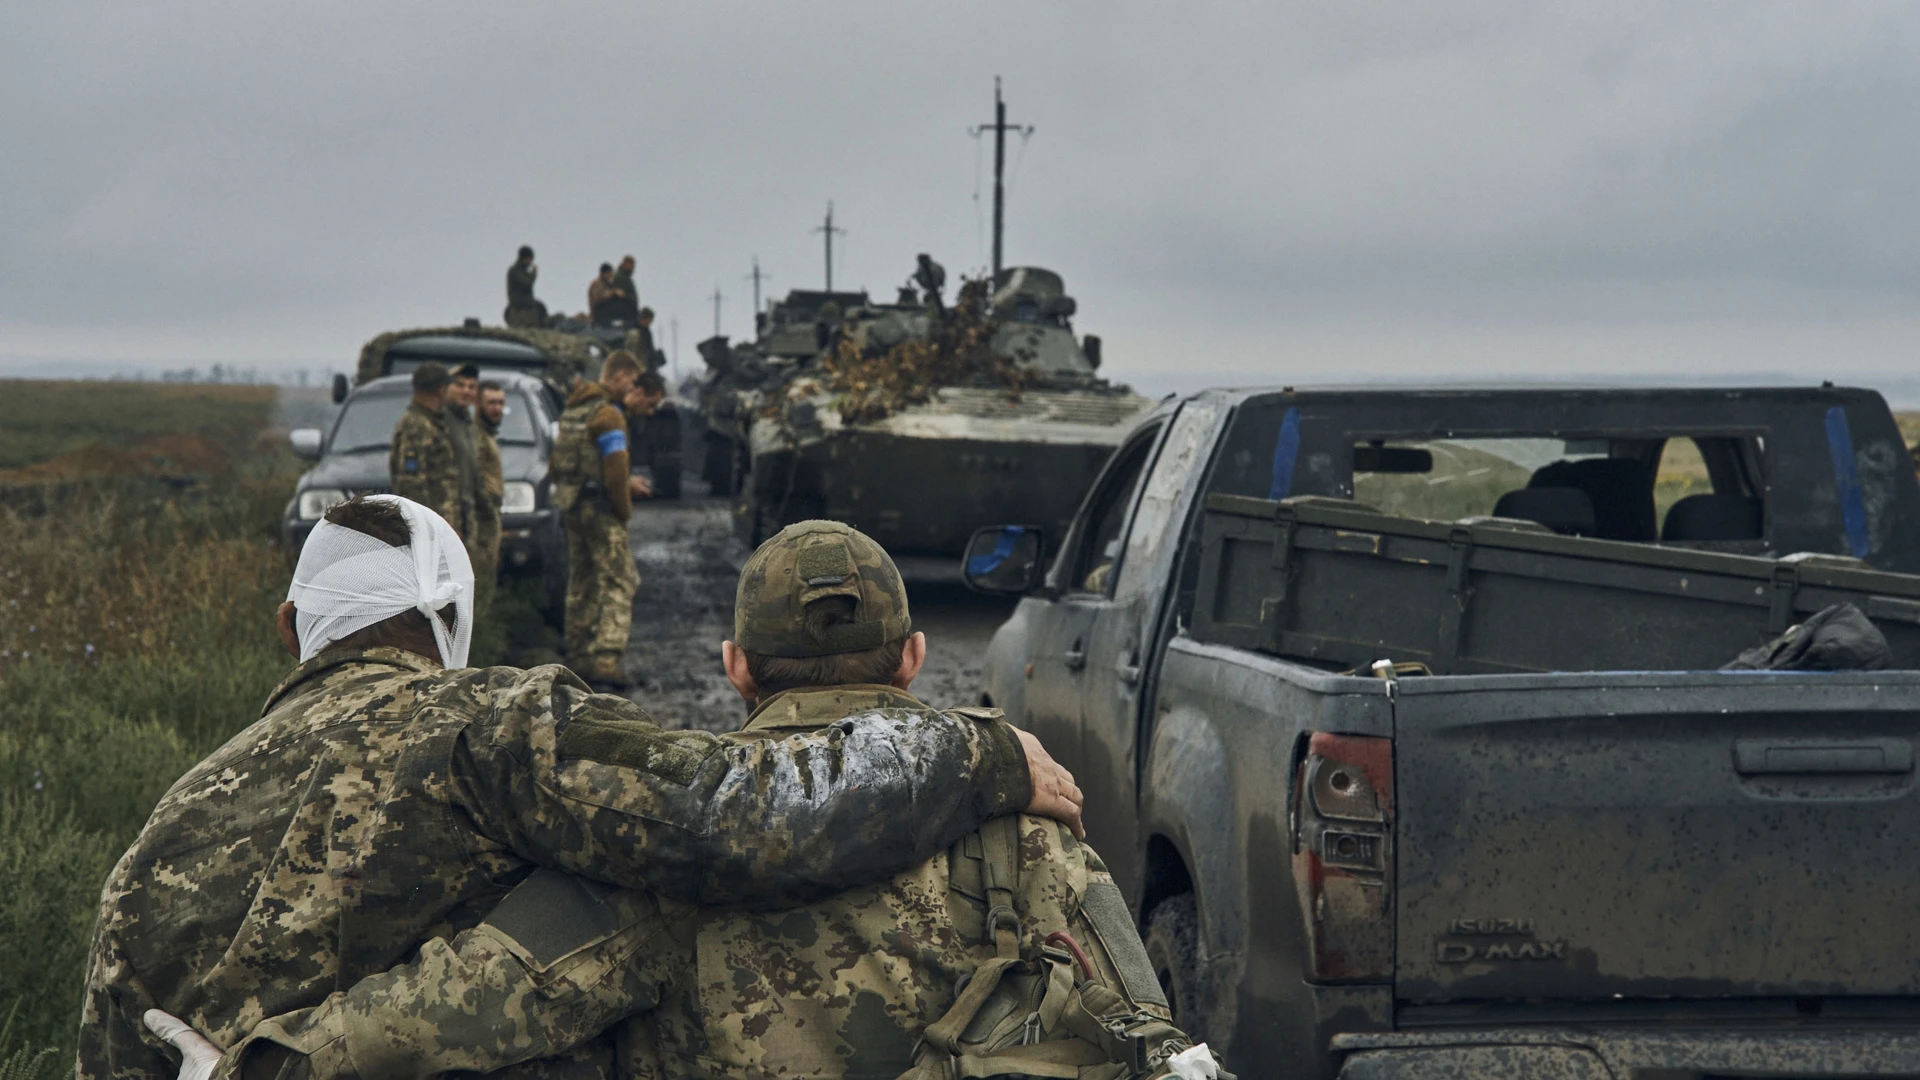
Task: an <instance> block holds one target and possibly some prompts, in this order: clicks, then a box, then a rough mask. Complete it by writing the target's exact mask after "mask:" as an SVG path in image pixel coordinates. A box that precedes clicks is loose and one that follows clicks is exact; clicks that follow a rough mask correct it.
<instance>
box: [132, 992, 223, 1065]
mask: <svg viewBox="0 0 1920 1080" xmlns="http://www.w3.org/2000/svg"><path fill="white" fill-rule="evenodd" d="M140 1022H141V1023H144V1024H146V1025H147V1030H148V1031H151V1032H153V1033H154V1034H155V1035H158V1036H160V1037H161V1038H163V1039H165V1040H167V1042H168V1043H170V1044H171V1045H172V1046H173V1048H174V1049H175V1050H178V1051H180V1075H179V1077H178V1078H177V1080H209V1078H210V1077H212V1076H213V1070H214V1068H215V1067H216V1066H218V1065H219V1064H220V1055H221V1053H222V1051H221V1049H220V1048H219V1047H218V1046H215V1045H214V1044H213V1043H212V1042H210V1041H208V1039H207V1037H206V1036H205V1035H202V1034H200V1033H199V1032H197V1031H195V1030H193V1025H191V1024H189V1023H187V1022H186V1021H185V1020H182V1019H180V1018H179V1017H177V1016H175V1015H173V1014H172V1013H168V1012H161V1011H160V1010H159V1009H148V1010H147V1011H146V1014H145V1015H144V1016H142V1017H140Z"/></svg>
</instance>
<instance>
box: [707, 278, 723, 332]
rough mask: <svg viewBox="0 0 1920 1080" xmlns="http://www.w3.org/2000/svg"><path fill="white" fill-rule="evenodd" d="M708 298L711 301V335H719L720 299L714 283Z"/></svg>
mask: <svg viewBox="0 0 1920 1080" xmlns="http://www.w3.org/2000/svg"><path fill="white" fill-rule="evenodd" d="M709 299H711V300H712V301H713V336H714V337H719V336H720V299H721V297H720V286H719V285H715V286H714V287H713V295H712V296H711V297H709Z"/></svg>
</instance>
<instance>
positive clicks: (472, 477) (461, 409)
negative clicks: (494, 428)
mask: <svg viewBox="0 0 1920 1080" xmlns="http://www.w3.org/2000/svg"><path fill="white" fill-rule="evenodd" d="M479 405H480V369H479V368H478V367H476V366H475V365H473V364H462V365H460V366H459V367H457V368H455V369H454V372H453V380H452V382H451V383H450V384H449V385H448V386H447V407H446V411H447V437H448V438H450V439H452V440H453V460H454V464H455V465H456V466H457V467H458V468H459V470H460V517H459V520H457V521H455V520H453V519H451V518H449V519H448V520H449V521H452V522H453V526H454V528H455V529H456V530H458V532H459V533H460V539H461V540H463V541H465V542H466V545H467V554H468V558H469V559H471V558H472V554H473V538H474V529H475V527H476V526H477V525H478V517H479V506H480V466H479V462H478V458H477V456H476V455H477V451H476V450H475V448H474V443H475V441H476V440H475V437H474V436H475V435H476V433H477V430H478V427H479V425H478V423H476V422H475V420H474V411H475V410H476V409H477V408H478V407H479Z"/></svg>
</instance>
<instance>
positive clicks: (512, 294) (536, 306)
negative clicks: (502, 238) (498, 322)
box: [504, 244, 547, 327]
mask: <svg viewBox="0 0 1920 1080" xmlns="http://www.w3.org/2000/svg"><path fill="white" fill-rule="evenodd" d="M539 276H540V268H539V267H538V266H536V265H534V262H533V248H531V247H528V246H526V245H524V244H523V245H521V247H520V255H519V257H518V258H516V259H514V260H513V265H512V266H509V267H507V310H506V315H505V319H504V321H505V322H506V324H507V325H508V326H519V327H533V326H545V325H546V324H547V305H545V304H543V303H541V302H540V301H538V300H535V299H534V298H533V281H534V279H535V278H537V277H539Z"/></svg>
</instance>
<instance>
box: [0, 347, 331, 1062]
mask: <svg viewBox="0 0 1920 1080" xmlns="http://www.w3.org/2000/svg"><path fill="white" fill-rule="evenodd" d="M272 404H273V391H272V390H271V388H266V387H232V386H156V385H152V384H144V385H143V384H129V383H92V382H89V383H54V382H9V383H6V384H5V386H4V389H0V467H7V468H11V467H17V466H22V465H31V464H34V463H37V462H42V461H45V460H47V459H49V458H52V457H55V456H57V455H61V454H65V453H68V452H70V451H73V450H76V449H80V448H83V447H85V446H87V445H88V444H91V443H96V442H97V443H103V444H107V445H116V444H123V443H125V442H126V441H129V440H130V439H131V438H137V437H145V436H152V435H161V434H171V433H178V432H192V433H196V434H200V435H206V436H209V437H210V438H211V439H212V440H213V441H214V442H215V443H217V444H218V445H219V446H220V447H221V448H223V449H224V450H225V451H226V452H227V453H228V454H230V455H231V458H232V471H231V473H230V474H229V475H228V476H227V477H226V478H225V479H223V480H220V481H211V482H205V483H201V484H198V485H193V486H189V487H185V488H181V487H177V486H174V485H168V484H157V483H151V482H147V481H143V480H140V479H137V478H127V477H120V476H100V477H90V478H84V479H80V480H78V481H71V482H68V483H64V484H62V485H61V486H60V487H59V488H58V489H47V490H46V491H43V492H33V491H26V490H18V489H16V490H12V491H9V492H8V493H7V494H8V495H10V496H13V497H11V498H7V499H5V500H0V942H4V943H5V948H4V949H0V952H4V953H5V954H6V955H7V957H8V960H9V962H8V963H6V964H4V965H0V1069H4V1070H6V1071H7V1072H8V1080H24V1078H25V1077H26V1076H30V1075H38V1076H52V1075H55V1074H58V1073H61V1072H64V1071H66V1070H67V1069H69V1068H70V1067H71V1055H72V1045H73V1036H74V1032H75V1029H76V1026H77V1023H78V1006H79V1001H80V989H81V980H82V977H83V970H82V966H83V964H84V962H85V959H86V953H87V945H88V940H89V936H90V931H91V928H92V924H93V919H94V912H95V909H96V908H97V906H98V904H99V897H100V886H101V883H102V882H103V881H104V880H105V878H106V875H107V871H108V870H109V869H111V867H112V865H113V862H114V860H115V859H117V858H118V857H119V855H120V852H121V851H123V850H124V849H125V848H126V846H127V844H128V843H129V842H130V841H131V840H132V838H133V837H134V835H135V834H136V833H138V831H139V829H140V826H141V824H142V823H143V822H145V820H146V816H147V813H148V811H149V810H150V809H151V808H152V806H153V803H154V802H155V801H156V800H157V799H158V798H159V797H160V795H161V794H162V793H163V792H164V791H166V789H167V787H168V786H169V785H170V784H172V782H173V781H174V779H175V778H176V777H178V776H179V775H180V774H181V773H182V772H184V771H186V769H187V768H188V767H189V766H191V765H192V764H193V763H194V762H195V761H198V760H199V759H200V758H201V757H203V756H204V755H205V754H206V753H207V752H208V751H210V750H212V749H213V748H214V747H216V746H218V745H219V744H220V743H221V742H223V741H225V740H226V738H227V737H228V736H229V735H231V734H232V733H233V732H235V731H237V730H239V729H240V728H241V727H243V726H244V725H245V724H246V723H248V722H249V721H250V720H251V719H252V718H253V716H254V715H255V714H256V713H257V712H258V710H259V707H260V703H261V701H262V700H263V699H264V698H265V696H266V694H267V692H268V691H269V690H271V689H272V687H273V684H274V683H275V682H276V681H277V680H278V679H279V678H280V676H281V675H282V674H283V673H284V671H285V670H286V667H287V662H286V657H285V655H284V654H282V653H281V652H280V650H279V648H278V646H277V645H276V644H275V642H274V639H273V637H272V635H271V634H270V633H268V632H267V629H268V623H267V618H268V614H269V613H270V612H271V610H272V608H273V606H274V604H276V603H277V602H278V601H279V599H280V598H281V597H282V596H284V595H285V592H284V590H285V589H286V582H287V577H288V572H287V567H286V561H285V559H284V557H283V556H282V555H281V553H280V551H279V549H278V546H277V544H276V532H275V526H276V523H277V519H278V516H279V509H280V506H281V504H282V502H283V501H284V500H285V498H286V493H287V491H288V490H290V488H291V486H292V482H293V479H294V477H295V476H297V475H298V472H299V469H298V463H297V462H296V460H295V459H294V458H293V457H292V455H291V454H289V453H286V452H283V451H279V450H277V449H275V448H272V447H264V446H258V445H255V443H254V441H253V440H254V436H255V435H256V434H257V433H258V432H259V431H260V430H261V429H262V428H263V427H265V425H266V423H267V419H268V416H269V413H270V411H271V408H272ZM23 507H25V508H27V509H25V510H23V509H22V508H23Z"/></svg>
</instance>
